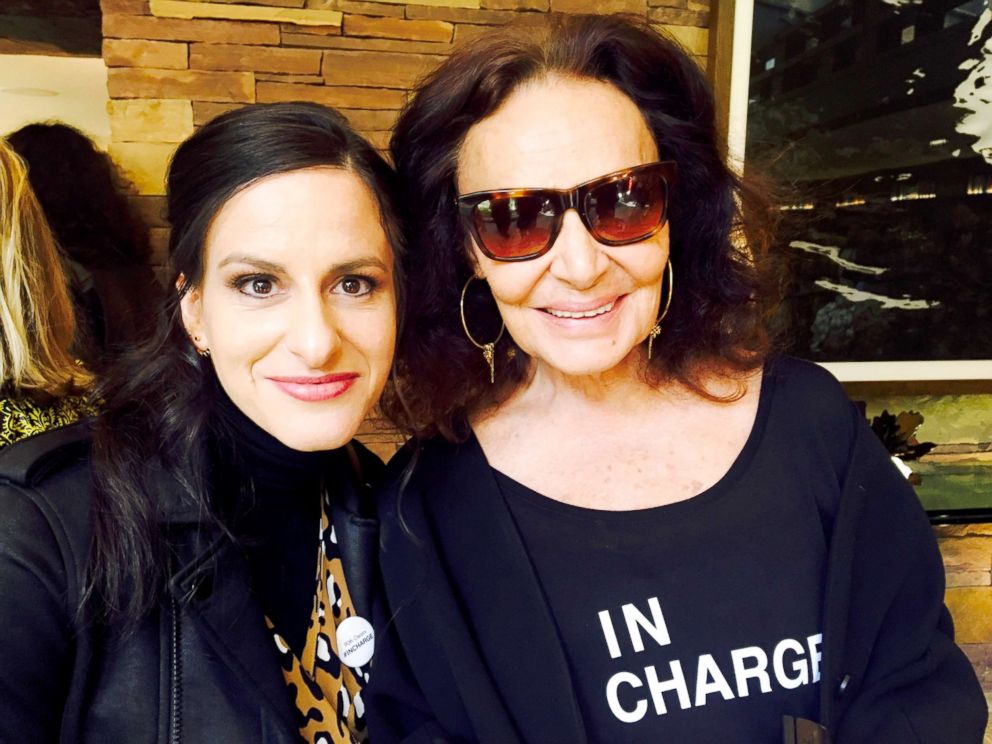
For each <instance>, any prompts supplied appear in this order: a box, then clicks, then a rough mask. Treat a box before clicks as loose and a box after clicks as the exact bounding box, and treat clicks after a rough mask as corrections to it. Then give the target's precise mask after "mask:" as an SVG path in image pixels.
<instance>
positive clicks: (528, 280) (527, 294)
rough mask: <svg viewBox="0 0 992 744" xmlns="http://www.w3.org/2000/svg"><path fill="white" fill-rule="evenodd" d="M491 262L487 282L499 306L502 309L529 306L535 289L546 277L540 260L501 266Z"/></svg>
mask: <svg viewBox="0 0 992 744" xmlns="http://www.w3.org/2000/svg"><path fill="white" fill-rule="evenodd" d="M494 263H495V262H490V267H489V270H488V271H487V273H486V281H487V282H488V283H489V289H490V291H491V292H492V293H493V297H494V298H495V299H496V302H497V304H499V305H500V306H502V307H506V306H509V307H513V306H520V305H528V304H529V301H530V299H531V295H532V293H533V292H534V289H535V288H536V287H537V285H538V284H539V283H540V281H541V277H542V276H543V275H544V267H543V265H541V263H540V260H538V261H535V262H533V263H531V262H521V263H517V264H505V265H499V264H496V265H495V266H493V265H492V264H494Z"/></svg>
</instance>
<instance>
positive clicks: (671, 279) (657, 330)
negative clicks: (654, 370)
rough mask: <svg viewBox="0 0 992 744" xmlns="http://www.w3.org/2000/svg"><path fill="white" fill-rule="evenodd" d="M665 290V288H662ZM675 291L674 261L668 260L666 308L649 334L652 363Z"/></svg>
mask: <svg viewBox="0 0 992 744" xmlns="http://www.w3.org/2000/svg"><path fill="white" fill-rule="evenodd" d="M662 289H664V287H662ZM674 289H675V274H674V272H673V271H672V259H671V258H669V259H668V297H666V298H665V307H664V308H663V309H662V311H661V315H659V316H658V319H657V320H656V321H655V322H654V327H653V328H652V329H651V332H650V333H649V334H648V361H649V362H650V361H651V351H652V347H653V345H654V340H655V339H656V338H658V336H660V335H661V321H663V320H664V319H665V316H666V315H668V308H669V307H671V305H672V290H674Z"/></svg>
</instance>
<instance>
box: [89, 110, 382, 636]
mask: <svg viewBox="0 0 992 744" xmlns="http://www.w3.org/2000/svg"><path fill="white" fill-rule="evenodd" d="M318 166H332V167H341V168H346V169H348V170H350V171H352V172H353V173H355V174H356V175H357V176H359V177H360V178H361V179H362V180H363V181H364V182H365V183H366V185H367V186H368V187H369V189H370V190H371V191H372V193H373V194H374V195H375V197H376V199H377V201H378V206H379V210H380V216H381V220H382V226H383V229H384V230H385V232H386V235H387V238H388V239H389V241H390V244H391V246H392V249H393V253H394V259H395V264H396V271H395V272H394V276H395V277H396V279H395V281H396V284H397V291H399V289H400V288H401V287H402V279H401V277H400V275H399V271H400V265H401V264H400V258H401V253H402V233H401V230H400V225H399V220H398V218H397V212H396V203H395V197H394V193H395V183H394V179H395V177H394V174H393V171H392V169H391V168H390V167H389V165H388V164H387V163H386V162H385V160H383V158H382V156H381V155H379V153H378V152H377V151H376V150H375V149H374V148H373V147H372V145H370V144H369V143H368V142H366V141H365V140H364V139H362V138H361V137H360V136H359V135H358V134H356V133H355V132H354V131H352V129H351V128H350V127H349V126H348V124H347V122H346V120H345V119H344V117H343V116H341V115H340V114H338V113H337V112H336V111H333V110H331V109H328V108H326V107H324V106H319V105H316V104H311V103H279V104H270V105H257V106H249V107H245V108H241V109H237V110H234V111H231V112H228V113H226V114H223V115H221V116H219V117H217V118H216V119H214V120H212V121H211V122H210V123H208V124H207V125H205V126H204V127H203V128H202V129H200V130H199V131H197V132H196V133H195V134H194V135H192V136H191V137H190V138H189V139H187V140H186V141H185V142H184V143H183V144H181V145H180V146H179V148H178V149H177V151H176V153H175V155H174V156H173V159H172V163H171V165H170V167H169V176H168V216H169V222H170V225H171V228H172V232H171V235H170V239H169V266H168V268H169V282H170V283H169V288H170V289H172V288H175V291H170V292H168V293H167V298H166V300H165V302H164V303H163V306H162V307H161V309H160V312H158V314H157V317H156V328H155V332H154V334H153V337H152V338H151V339H150V340H149V341H148V342H147V343H146V344H144V345H143V346H142V347H140V348H137V349H134V350H133V351H132V352H130V353H128V354H127V355H125V356H124V357H122V358H121V359H120V362H119V364H118V365H117V366H116V368H115V369H114V370H113V371H112V373H111V374H110V375H109V376H108V377H107V379H106V380H105V381H104V383H103V384H102V385H101V387H100V388H99V390H98V393H99V395H100V396H101V397H102V398H103V400H104V409H103V413H102V414H101V415H100V416H99V418H98V419H97V422H96V425H95V431H94V444H93V464H94V476H95V481H96V488H95V495H94V502H93V538H92V545H91V554H90V561H89V571H88V576H87V583H86V588H85V592H84V599H83V608H84V609H85V610H86V614H87V616H89V617H93V618H95V619H101V620H118V621H122V622H123V623H124V624H133V623H136V622H137V621H138V620H139V619H140V618H141V617H143V616H144V615H145V614H146V613H147V612H148V611H149V610H150V609H151V608H152V607H153V606H154V605H155V603H156V602H157V600H158V598H159V593H160V590H161V588H162V586H163V582H164V580H165V579H166V577H167V572H168V560H167V555H166V553H167V550H166V541H165V539H164V536H163V534H162V532H161V528H160V517H161V516H162V513H163V509H164V507H165V506H166V505H165V504H163V503H161V499H160V497H159V493H160V491H161V484H162V480H163V478H171V479H172V480H173V481H174V482H175V483H177V484H178V485H179V486H180V488H179V491H180V492H181V493H183V495H184V498H185V499H186V501H187V502H188V503H187V504H186V506H188V507H191V508H193V509H195V510H197V511H198V512H199V513H200V514H202V515H203V516H204V518H205V519H213V518H214V517H212V516H211V515H212V510H211V504H210V498H209V493H208V488H207V477H208V466H209V463H208V460H207V448H206V446H205V444H204V439H205V437H204V436H203V435H204V431H205V427H206V425H207V422H208V420H209V418H210V415H211V410H212V409H213V406H214V403H215V400H216V399H217V396H218V390H219V388H218V382H217V380H216V377H215V375H214V372H213V367H212V365H211V363H210V361H209V360H207V359H203V358H201V357H199V356H198V355H197V354H196V352H195V349H194V348H193V345H192V343H191V342H190V340H189V338H188V337H187V334H186V331H185V329H184V327H183V325H182V320H181V313H180V305H179V304H180V300H181V299H182V297H183V295H184V294H185V292H186V291H188V290H189V289H190V288H192V287H196V286H197V285H198V284H199V283H200V282H201V281H202V277H203V270H204V262H203V259H204V241H205V238H206V235H207V231H208V229H209V227H210V224H211V222H212V220H213V219H214V217H215V216H216V214H217V213H218V211H219V210H220V209H221V207H223V206H224V204H225V203H226V202H227V201H228V200H229V199H230V198H231V197H232V196H234V195H235V194H236V193H238V192H239V191H241V190H243V189H244V188H245V187H247V186H249V185H251V184H253V183H254V182H256V181H258V180H259V179H261V178H265V177H266V176H271V175H274V174H278V173H286V172H290V171H294V170H300V169H303V168H312V167H318ZM149 311H151V309H149Z"/></svg>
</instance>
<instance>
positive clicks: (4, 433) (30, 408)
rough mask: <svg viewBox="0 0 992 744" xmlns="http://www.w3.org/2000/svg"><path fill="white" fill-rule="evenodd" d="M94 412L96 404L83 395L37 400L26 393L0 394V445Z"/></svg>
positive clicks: (25, 437)
mask: <svg viewBox="0 0 992 744" xmlns="http://www.w3.org/2000/svg"><path fill="white" fill-rule="evenodd" d="M94 414H96V407H95V406H94V405H93V404H92V403H91V402H90V401H89V400H88V399H87V398H86V397H85V396H82V395H69V396H66V397H63V398H54V399H52V401H51V402H49V403H47V404H45V403H36V402H35V401H33V400H31V399H30V398H27V397H6V398H0V447H3V446H5V445H8V444H13V443H14V442H19V441H20V440H22V439H27V438H28V437H31V436H34V435H35V434H41V433H42V432H45V431H48V430H49V429H57V428H59V427H60V426H68V425H69V424H73V423H75V422H76V421H79V419H82V418H86V417H87V416H92V415H94Z"/></svg>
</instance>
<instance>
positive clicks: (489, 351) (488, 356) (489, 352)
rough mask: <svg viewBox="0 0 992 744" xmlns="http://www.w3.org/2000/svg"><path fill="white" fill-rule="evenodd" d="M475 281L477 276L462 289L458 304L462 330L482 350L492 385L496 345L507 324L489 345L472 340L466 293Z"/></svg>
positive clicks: (469, 280)
mask: <svg viewBox="0 0 992 744" xmlns="http://www.w3.org/2000/svg"><path fill="white" fill-rule="evenodd" d="M473 279H478V277H477V276H475V275H472V276H470V277H469V278H468V281H466V282H465V286H464V287H462V298H461V301H460V302H459V303H458V310H459V312H460V314H461V318H462V330H464V331H465V337H466V338H468V340H469V341H471V342H472V345H473V346H475V347H476V348H478V349H482V357H483V359H485V360H486V364H488V365H489V384H490V385H492V384H493V383H494V382H496V344H498V343H499V340H500V339H501V338H503V331H505V330H506V323H502V322H501V323H500V326H499V333H498V334H496V338H495V339H493V340H492V341H490V342H489V343H488V344H480V343H479V342H478V341H476V340H475V339H474V338H472V333H471V332H470V331H469V330H468V323H467V322H466V321H465V293H466V292H467V291H468V285H469V284H471V283H472V280H473Z"/></svg>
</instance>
